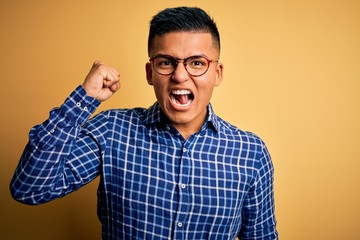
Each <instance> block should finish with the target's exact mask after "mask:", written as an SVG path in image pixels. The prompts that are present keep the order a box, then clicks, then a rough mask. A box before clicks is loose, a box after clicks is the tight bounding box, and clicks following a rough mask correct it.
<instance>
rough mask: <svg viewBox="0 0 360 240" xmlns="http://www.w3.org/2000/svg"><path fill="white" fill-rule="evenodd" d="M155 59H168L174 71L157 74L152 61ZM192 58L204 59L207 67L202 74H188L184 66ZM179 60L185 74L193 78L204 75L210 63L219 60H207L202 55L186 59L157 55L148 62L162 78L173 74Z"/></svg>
mask: <svg viewBox="0 0 360 240" xmlns="http://www.w3.org/2000/svg"><path fill="white" fill-rule="evenodd" d="M156 58H166V59H169V61H170V62H171V63H173V64H174V66H175V67H174V70H173V71H172V72H170V73H160V72H158V71H157V70H156V68H155V66H154V60H155V59H156ZM192 58H204V59H205V60H206V61H207V63H208V65H207V68H206V70H205V71H204V72H203V73H201V74H191V73H189V71H188V69H187V68H186V65H187V64H186V62H187V61H188V60H189V59H192ZM179 60H181V61H182V63H183V64H184V67H185V70H186V72H187V73H188V74H189V75H190V76H193V77H200V76H202V75H204V74H205V73H206V72H207V71H208V70H209V67H210V64H211V63H212V62H219V59H208V58H207V57H205V56H202V55H193V56H190V57H187V58H176V57H173V56H171V55H166V54H159V55H156V56H155V57H151V58H150V59H149V61H150V63H151V65H152V66H153V68H154V70H155V72H157V73H158V74H160V75H163V76H169V75H172V74H173V73H174V72H175V70H176V68H177V66H178V64H179Z"/></svg>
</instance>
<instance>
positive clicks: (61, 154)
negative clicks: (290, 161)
mask: <svg viewBox="0 0 360 240" xmlns="http://www.w3.org/2000/svg"><path fill="white" fill-rule="evenodd" d="M99 104H100V103H99V102H98V101H97V100H96V99H93V98H91V97H89V96H86V92H85V90H84V89H83V88H82V87H81V86H79V87H78V88H77V89H76V90H75V91H74V92H73V93H72V94H71V95H70V97H69V98H68V99H67V100H66V101H65V103H64V104H63V105H62V106H61V107H60V108H55V109H53V110H52V111H51V112H50V117H49V119H48V120H46V121H45V122H44V123H43V124H41V125H38V126H35V127H34V128H33V129H32V130H31V131H30V141H29V143H28V144H27V146H26V148H25V150H24V153H23V155H22V157H21V160H20V163H19V165H18V167H17V169H16V171H15V174H14V177H13V179H12V182H11V192H12V195H13V197H14V198H15V199H16V200H18V201H20V202H23V203H26V204H40V203H44V202H48V201H51V200H53V199H56V198H58V197H62V196H64V195H66V194H68V193H70V192H73V191H75V190H77V189H79V188H80V187H81V186H84V185H85V184H87V183H89V182H90V181H91V180H93V179H94V178H96V177H97V176H99V175H100V185H99V190H98V216H99V219H100V221H101V223H102V237H103V239H196V240H198V239H235V238H236V236H239V237H240V238H241V240H245V239H256V240H259V239H277V231H276V227H275V226H276V221H275V216H274V196H273V165H272V162H271V158H270V156H269V153H268V151H267V149H266V147H265V145H264V143H263V142H262V140H261V139H259V138H258V137H257V136H255V135H254V134H252V133H248V132H243V131H241V130H239V129H237V128H236V127H234V126H232V125H230V124H229V123H227V122H225V121H223V120H222V119H220V118H219V117H218V116H216V115H215V114H214V112H213V110H212V108H211V105H209V107H208V117H207V121H206V122H205V123H204V124H203V126H202V128H201V130H200V131H199V132H198V133H196V134H194V135H192V136H191V137H190V138H189V139H187V140H185V139H184V138H183V137H182V136H181V135H180V134H179V132H178V131H177V130H176V129H174V128H173V127H172V126H171V125H170V123H169V122H168V120H167V118H166V117H165V115H164V114H163V113H162V112H161V110H160V107H159V105H158V104H154V105H153V106H151V107H150V108H149V109H143V108H135V109H120V110H109V111H105V112H102V113H100V114H98V115H97V116H95V117H94V118H92V119H90V120H88V119H89V117H90V115H91V114H92V113H93V112H94V111H95V110H96V108H97V106H98V105H99Z"/></svg>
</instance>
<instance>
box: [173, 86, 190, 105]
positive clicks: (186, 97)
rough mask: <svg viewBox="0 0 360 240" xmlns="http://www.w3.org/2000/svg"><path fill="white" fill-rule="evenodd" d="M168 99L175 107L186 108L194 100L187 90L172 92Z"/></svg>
mask: <svg viewBox="0 0 360 240" xmlns="http://www.w3.org/2000/svg"><path fill="white" fill-rule="evenodd" d="M170 99H171V101H172V102H173V103H174V104H175V105H177V106H181V107H187V106H189V105H190V104H191V103H192V101H193V100H194V95H193V94H192V93H191V92H190V91H189V90H173V91H171V93H170Z"/></svg>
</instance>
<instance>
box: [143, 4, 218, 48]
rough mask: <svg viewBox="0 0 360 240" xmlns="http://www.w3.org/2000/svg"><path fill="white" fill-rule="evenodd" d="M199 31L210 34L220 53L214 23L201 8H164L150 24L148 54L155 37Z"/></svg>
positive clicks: (216, 29)
mask: <svg viewBox="0 0 360 240" xmlns="http://www.w3.org/2000/svg"><path fill="white" fill-rule="evenodd" d="M187 31H189V32H190V31H199V32H208V33H210V34H211V36H212V39H213V41H214V44H216V46H217V47H218V49H219V51H220V34H219V31H218V28H217V26H216V24H215V21H214V20H213V19H212V18H211V17H210V16H209V15H208V14H207V13H206V12H205V11H204V10H202V9H201V8H198V7H176V8H166V9H164V10H162V11H160V12H159V13H158V14H156V15H155V16H154V17H153V18H152V20H151V22H150V30H149V38H148V52H150V50H151V48H152V43H153V39H154V37H155V36H156V35H158V36H161V35H163V34H165V33H170V32H187Z"/></svg>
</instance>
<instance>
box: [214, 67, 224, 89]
mask: <svg viewBox="0 0 360 240" xmlns="http://www.w3.org/2000/svg"><path fill="white" fill-rule="evenodd" d="M223 71H224V65H223V64H222V63H218V64H217V67H216V79H215V86H219V85H220V84H221V83H222V80H223Z"/></svg>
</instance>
